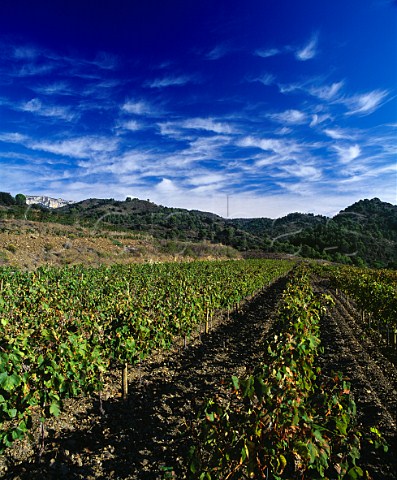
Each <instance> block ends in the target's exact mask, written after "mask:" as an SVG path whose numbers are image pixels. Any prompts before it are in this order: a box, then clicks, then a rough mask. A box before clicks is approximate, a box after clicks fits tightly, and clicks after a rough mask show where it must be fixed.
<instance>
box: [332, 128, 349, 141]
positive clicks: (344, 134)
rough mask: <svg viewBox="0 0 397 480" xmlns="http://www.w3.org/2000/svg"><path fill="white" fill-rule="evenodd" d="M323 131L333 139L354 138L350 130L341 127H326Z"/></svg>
mask: <svg viewBox="0 0 397 480" xmlns="http://www.w3.org/2000/svg"><path fill="white" fill-rule="evenodd" d="M324 133H325V134H326V135H327V136H328V137H330V138H332V139H333V140H353V139H354V138H355V135H354V134H352V132H351V131H350V130H347V129H342V128H326V129H325V130H324Z"/></svg>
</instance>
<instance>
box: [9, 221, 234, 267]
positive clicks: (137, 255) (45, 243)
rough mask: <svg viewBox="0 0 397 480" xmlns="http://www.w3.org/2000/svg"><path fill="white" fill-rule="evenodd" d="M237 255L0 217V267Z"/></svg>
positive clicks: (225, 249) (219, 248) (130, 235)
mask: <svg viewBox="0 0 397 480" xmlns="http://www.w3.org/2000/svg"><path fill="white" fill-rule="evenodd" d="M230 257H233V258H239V257H241V254H240V253H239V252H237V251H236V250H234V249H233V248H232V247H225V246H223V245H216V244H214V245H213V244H210V243H205V242H202V243H197V244H196V243H192V242H180V241H171V240H156V239H155V238H153V237H152V236H151V235H149V234H137V233H134V232H128V231H126V232H121V231H110V230H103V229H102V230H101V229H99V228H87V227H82V226H79V225H61V224H57V223H41V222H33V221H29V220H11V219H0V266H15V267H18V268H21V269H23V270H34V269H36V268H38V267H40V266H42V265H50V266H56V267H59V266H66V265H76V264H84V265H85V266H93V267H98V266H100V265H114V264H126V263H142V262H171V261H186V260H189V259H198V258H200V259H202V260H207V259H220V258H230Z"/></svg>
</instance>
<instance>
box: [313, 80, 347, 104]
mask: <svg viewBox="0 0 397 480" xmlns="http://www.w3.org/2000/svg"><path fill="white" fill-rule="evenodd" d="M343 86H344V82H343V81H340V82H334V83H332V84H331V85H320V86H314V85H312V86H310V87H308V88H307V92H308V93H310V95H312V96H314V97H317V98H320V99H321V100H333V99H335V98H336V97H337V96H338V95H339V94H340V91H341V89H342V88H343Z"/></svg>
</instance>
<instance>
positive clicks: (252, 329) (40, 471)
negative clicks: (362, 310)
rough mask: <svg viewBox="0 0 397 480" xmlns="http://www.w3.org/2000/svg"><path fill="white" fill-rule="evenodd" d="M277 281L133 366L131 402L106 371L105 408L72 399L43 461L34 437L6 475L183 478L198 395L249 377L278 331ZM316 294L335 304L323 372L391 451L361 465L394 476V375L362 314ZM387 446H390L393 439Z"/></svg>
mask: <svg viewBox="0 0 397 480" xmlns="http://www.w3.org/2000/svg"><path fill="white" fill-rule="evenodd" d="M285 282H286V280H285V279H279V280H278V281H277V282H275V283H274V284H273V285H271V286H269V287H268V288H266V289H264V290H263V291H262V292H261V293H260V294H258V295H257V296H256V297H255V298H253V299H252V300H251V301H249V302H247V303H246V304H245V305H244V306H243V308H242V310H241V311H240V312H234V313H232V314H231V315H230V318H229V319H228V318H227V316H226V315H224V316H219V317H218V318H217V319H216V320H215V321H214V325H213V326H212V329H211V332H210V333H209V334H207V335H204V334H202V335H199V334H198V333H196V334H195V335H194V336H193V338H191V339H190V341H189V343H188V345H187V348H183V341H182V340H179V341H178V342H177V343H176V344H175V345H174V347H173V348H172V349H171V350H169V351H163V352H157V353H156V354H154V355H152V356H151V357H149V358H147V359H146V360H145V361H144V362H142V363H141V364H140V365H137V366H136V367H134V368H131V369H130V372H129V388H130V394H129V398H128V401H126V402H123V400H122V399H121V398H120V372H119V371H117V370H114V371H112V372H111V374H110V375H109V377H108V379H107V382H106V388H105V391H104V395H103V397H104V399H103V409H104V411H105V413H104V414H103V415H101V413H100V411H99V402H98V399H97V398H96V399H89V398H79V399H73V400H70V401H68V402H67V403H66V405H65V410H64V412H62V414H61V415H60V416H59V417H58V418H57V419H53V420H51V421H49V422H48V423H47V424H46V447H45V452H44V454H43V455H42V456H41V458H40V459H38V458H37V455H36V452H37V449H36V446H37V438H38V435H39V432H38V428H36V430H35V432H34V441H29V440H24V441H21V442H19V441H18V442H16V443H15V445H14V447H13V448H11V449H9V451H7V454H6V455H4V456H3V458H0V476H1V475H2V476H3V477H2V478H5V479H15V480H16V479H20V480H25V479H26V480H27V479H29V480H31V479H41V480H43V479H59V478H62V479H86V480H90V479H128V480H130V479H163V478H177V479H183V478H186V474H187V465H186V460H185V459H186V453H187V450H188V447H189V442H190V440H189V436H186V432H188V431H189V425H190V423H191V422H192V421H193V420H194V419H195V417H196V415H197V412H198V410H199V409H200V406H201V405H202V403H203V400H204V398H206V397H212V396H213V395H214V394H215V392H219V391H222V390H224V389H225V388H227V384H228V382H229V379H230V377H231V375H244V374H245V373H249V372H250V371H251V370H252V369H253V368H254V367H255V366H256V365H257V364H258V363H259V362H260V361H261V358H262V352H263V348H264V345H265V344H266V342H267V339H269V337H270V336H273V335H274V334H275V333H276V332H277V328H278V325H277V316H276V310H277V304H278V302H279V300H280V298H281V293H282V291H283V288H284V286H285ZM317 289H318V290H319V291H321V292H324V291H325V292H327V293H328V294H330V295H332V296H334V298H335V307H333V308H332V309H331V310H330V312H329V314H327V315H326V316H325V317H324V318H323V319H322V332H323V333H322V342H323V345H324V354H323V355H322V356H321V358H320V359H319V361H320V364H321V366H322V369H323V372H324V373H325V374H330V375H331V374H332V371H342V372H343V373H344V374H345V375H346V376H347V377H348V378H349V380H350V382H351V387H352V392H353V394H354V397H355V400H356V402H357V406H358V422H359V423H360V424H362V425H363V426H364V427H365V428H369V427H370V426H377V427H378V428H379V429H380V430H381V431H382V432H384V433H385V436H386V438H387V440H388V442H389V443H390V445H391V448H390V450H389V452H388V453H387V454H380V453H379V452H374V451H372V450H371V448H367V449H366V450H365V451H364V452H363V455H362V463H361V465H362V468H364V469H365V470H368V471H369V473H370V476H369V477H368V478H371V479H373V480H391V479H395V478H396V470H395V464H394V458H395V457H396V445H395V434H396V423H395V418H396V416H395V413H396V411H395V408H396V402H395V400H396V391H397V382H396V380H397V379H396V373H395V364H394V365H393V363H392V362H391V361H390V360H388V359H387V358H386V357H384V356H383V355H382V353H381V351H380V348H378V346H377V343H378V344H379V342H377V341H376V339H375V340H374V339H372V338H371V335H368V334H367V332H366V331H365V329H364V328H362V327H361V326H360V323H361V320H360V316H359V313H358V312H357V311H356V309H355V308H354V305H353V304H352V303H351V302H350V301H349V300H348V299H346V298H345V297H343V298H342V297H340V296H336V294H335V292H333V291H331V290H329V289H328V286H327V284H326V283H324V282H322V281H319V282H317ZM393 442H394V443H393Z"/></svg>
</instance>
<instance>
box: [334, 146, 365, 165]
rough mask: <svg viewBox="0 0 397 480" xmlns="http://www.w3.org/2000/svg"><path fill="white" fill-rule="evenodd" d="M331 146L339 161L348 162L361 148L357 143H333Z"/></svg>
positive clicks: (356, 156) (359, 153)
mask: <svg viewBox="0 0 397 480" xmlns="http://www.w3.org/2000/svg"><path fill="white" fill-rule="evenodd" d="M333 148H334V150H336V152H337V154H338V157H339V160H340V161H341V163H350V162H351V161H353V160H355V159H356V158H358V157H359V156H360V155H361V148H360V147H359V145H357V144H356V145H351V146H349V147H345V146H339V145H335V146H334V147H333Z"/></svg>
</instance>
